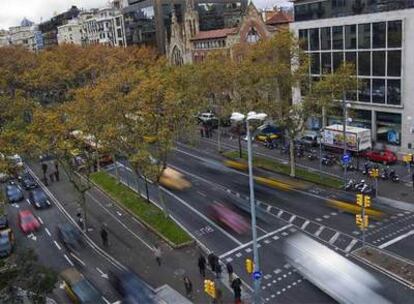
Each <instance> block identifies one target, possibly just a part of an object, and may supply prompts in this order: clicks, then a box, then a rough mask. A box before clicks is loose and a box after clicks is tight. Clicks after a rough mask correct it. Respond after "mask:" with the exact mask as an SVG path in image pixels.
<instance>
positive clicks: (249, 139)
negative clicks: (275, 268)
mask: <svg viewBox="0 0 414 304" xmlns="http://www.w3.org/2000/svg"><path fill="white" fill-rule="evenodd" d="M246 128H247V158H248V165H249V187H250V212H251V218H252V236H253V263H254V271H255V272H256V271H259V269H260V267H259V250H258V248H257V229H256V202H255V199H254V183H253V159H252V158H253V157H252V137H251V134H250V125H249V120H248V119H246ZM260 280H261V279H260V278H259V279H255V280H254V296H253V303H255V304H258V303H259V291H260Z"/></svg>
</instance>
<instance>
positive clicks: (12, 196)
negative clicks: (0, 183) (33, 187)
mask: <svg viewBox="0 0 414 304" xmlns="http://www.w3.org/2000/svg"><path fill="white" fill-rule="evenodd" d="M6 197H7V201H8V202H9V203H15V202H20V201H22V200H23V199H24V195H23V191H22V189H20V187H19V186H18V185H16V184H15V183H10V184H9V185H7V186H6Z"/></svg>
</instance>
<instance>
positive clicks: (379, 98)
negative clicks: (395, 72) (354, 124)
mask: <svg viewBox="0 0 414 304" xmlns="http://www.w3.org/2000/svg"><path fill="white" fill-rule="evenodd" d="M372 102H373V103H385V80H384V79H373V80H372Z"/></svg>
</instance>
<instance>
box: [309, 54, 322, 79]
mask: <svg viewBox="0 0 414 304" xmlns="http://www.w3.org/2000/svg"><path fill="white" fill-rule="evenodd" d="M319 54H320V53H312V54H311V74H320V73H321V69H320V63H321V61H320V59H319Z"/></svg>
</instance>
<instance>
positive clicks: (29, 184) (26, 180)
mask: <svg viewBox="0 0 414 304" xmlns="http://www.w3.org/2000/svg"><path fill="white" fill-rule="evenodd" d="M19 180H20V183H21V185H22V187H23V188H24V189H25V190H30V189H35V188H37V187H38V185H37V183H36V182H35V180H34V179H33V177H32V176H31V175H30V174H29V173H25V174H23V175H22V176H19Z"/></svg>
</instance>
